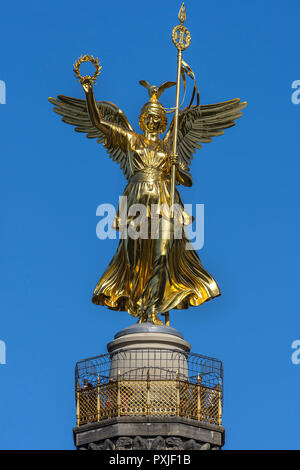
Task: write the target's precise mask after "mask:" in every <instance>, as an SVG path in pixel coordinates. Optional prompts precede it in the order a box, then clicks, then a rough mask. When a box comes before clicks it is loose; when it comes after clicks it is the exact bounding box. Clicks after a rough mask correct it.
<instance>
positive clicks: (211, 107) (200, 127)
mask: <svg viewBox="0 0 300 470" xmlns="http://www.w3.org/2000/svg"><path fill="white" fill-rule="evenodd" d="M246 106H247V103H246V102H243V103H241V102H240V100H239V99H238V98H236V99H234V100H230V101H224V102H223V103H216V104H207V105H200V106H190V107H188V108H185V109H183V110H182V111H181V112H180V113H179V116H178V140H177V152H178V156H179V158H180V161H181V162H182V163H183V164H184V165H186V166H187V167H188V168H189V167H190V165H191V161H192V159H193V154H194V153H195V152H196V149H201V147H202V145H201V144H202V143H209V142H212V137H216V136H218V135H223V134H224V130H225V129H228V128H229V127H233V126H234V125H235V124H236V122H235V120H236V119H238V118H239V117H241V116H242V113H241V110H242V109H244V108H245V107H246ZM173 132H174V120H173V121H172V123H171V125H170V128H169V130H168V132H167V134H166V135H165V138H164V140H165V141H168V142H169V143H172V140H173Z"/></svg>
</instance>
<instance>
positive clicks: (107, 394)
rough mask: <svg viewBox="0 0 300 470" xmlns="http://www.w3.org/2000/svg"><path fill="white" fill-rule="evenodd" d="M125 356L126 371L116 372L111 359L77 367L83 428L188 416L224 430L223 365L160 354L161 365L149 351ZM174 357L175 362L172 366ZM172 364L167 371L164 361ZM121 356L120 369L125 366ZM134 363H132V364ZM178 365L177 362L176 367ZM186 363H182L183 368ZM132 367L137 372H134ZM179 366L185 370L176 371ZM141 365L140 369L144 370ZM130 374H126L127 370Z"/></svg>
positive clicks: (105, 357) (78, 405)
mask: <svg viewBox="0 0 300 470" xmlns="http://www.w3.org/2000/svg"><path fill="white" fill-rule="evenodd" d="M142 352H143V358H142V360H141V358H140V356H138V358H139V362H142V364H143V367H134V366H136V365H137V364H135V363H134V359H136V357H137V355H138V354H139V351H138V350H134V351H132V356H131V351H128V350H126V351H124V358H125V359H126V364H125V365H126V367H125V366H124V369H123V370H122V369H119V370H118V371H116V370H114V369H113V364H114V359H116V358H113V357H110V356H109V355H103V356H98V357H97V358H91V359H87V360H85V361H80V362H79V363H78V364H77V366H76V418H77V426H82V425H84V424H90V423H96V422H100V421H102V420H105V419H109V418H113V417H120V416H182V417H186V418H190V419H195V420H197V421H202V422H204V423H209V424H214V425H217V426H221V425H222V405H223V393H222V389H223V386H222V385H223V367H222V363H221V362H220V361H218V360H217V359H212V358H207V357H205V356H199V355H195V354H184V355H182V353H178V357H177V356H176V358H175V359H174V354H176V352H174V351H167V350H164V351H162V350H160V351H157V352H158V354H159V355H158V357H159V362H157V361H156V362H155V361H154V360H153V350H149V351H148V353H149V357H150V360H149V363H147V361H146V359H147V354H146V352H145V350H143V351H142ZM170 354H172V361H170V360H169V359H170ZM164 356H165V358H167V359H168V360H169V366H168V368H166V367H165V362H164V358H163V357H164ZM120 358H121V359H122V355H121V356H120V352H118V357H117V359H118V361H117V364H119V365H120V364H121V365H122V364H123V362H122V360H121V359H120ZM128 359H130V361H129V362H128ZM176 361H177V362H176ZM181 361H182V362H181ZM128 363H129V364H130V365H131V367H129V368H128ZM172 364H177V366H178V364H179V369H177V370H176V371H175V370H173V369H172ZM139 365H140V364H139ZM125 369H126V370H125Z"/></svg>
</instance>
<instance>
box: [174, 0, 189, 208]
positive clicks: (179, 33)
mask: <svg viewBox="0 0 300 470" xmlns="http://www.w3.org/2000/svg"><path fill="white" fill-rule="evenodd" d="M178 18H179V21H180V25H177V26H175V28H173V31H172V41H173V44H174V45H175V47H176V48H177V81H176V101H175V113H174V133H173V150H172V155H173V156H174V157H176V156H177V136H178V113H179V99H180V77H181V66H182V51H184V50H185V49H187V48H188V47H189V45H190V43H191V35H190V33H189V31H188V29H187V28H186V27H185V26H184V22H185V20H186V11H185V6H184V3H183V4H182V5H181V8H180V10H179V14H178ZM175 179H176V165H175V163H173V164H172V171H171V216H172V217H173V216H174V196H175Z"/></svg>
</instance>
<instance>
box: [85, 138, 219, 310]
mask: <svg viewBox="0 0 300 470" xmlns="http://www.w3.org/2000/svg"><path fill="white" fill-rule="evenodd" d="M105 146H106V147H107V148H111V147H112V146H116V147H118V148H121V149H122V150H123V151H124V152H125V151H127V154H128V155H129V162H128V164H129V168H130V173H131V176H130V177H129V182H128V184H127V186H126V188H125V191H124V193H123V196H126V198H127V207H128V209H129V208H130V207H131V206H132V205H133V204H143V205H144V206H146V208H147V217H148V219H149V220H148V221H149V227H150V226H151V220H150V217H151V208H153V207H155V211H156V214H157V215H158V220H159V222H158V236H157V238H153V237H152V238H151V236H150V233H149V236H148V237H147V238H145V239H143V238H137V239H133V238H131V237H130V236H128V237H127V238H124V239H120V242H119V246H118V249H117V251H116V254H115V255H114V257H113V259H112V260H111V262H110V264H109V266H108V267H107V269H106V271H105V272H104V274H103V276H102V277H101V279H100V280H99V282H98V284H97V286H96V288H95V290H94V295H93V298H92V300H93V302H94V303H95V304H97V305H104V306H107V307H108V308H110V309H112V310H122V311H127V312H128V313H130V314H131V315H133V316H134V317H137V316H140V317H141V316H143V314H145V313H147V312H150V311H152V312H153V311H154V312H156V313H166V312H168V311H169V310H171V309H186V308H188V307H190V306H198V305H200V304H202V303H203V302H205V301H207V300H210V299H212V298H214V297H216V296H218V295H220V291H219V288H218V285H217V283H216V281H215V280H214V279H213V277H212V276H211V275H210V274H209V273H208V272H207V271H206V270H205V269H204V268H203V267H202V264H201V261H200V259H199V256H198V255H197V253H196V252H195V251H194V250H187V249H186V244H187V242H188V239H187V238H186V236H185V234H184V232H183V237H182V238H181V239H174V236H172V230H173V228H174V227H173V226H174V224H173V222H172V220H171V219H170V214H169V213H168V207H169V206H168V205H169V201H170V164H169V155H170V149H169V148H168V145H167V144H166V143H165V142H163V141H162V140H159V141H158V142H151V141H148V140H146V139H145V137H144V136H143V135H137V134H135V133H134V132H125V131H124V133H123V135H122V134H119V133H118V135H117V132H116V131H114V130H113V129H112V131H111V136H110V137H108V138H107V139H106V142H105ZM129 150H130V151H129ZM175 202H176V203H177V204H178V205H179V207H181V208H182V216H183V219H184V221H185V223H187V221H188V220H189V219H191V218H190V217H189V216H188V214H186V212H185V211H184V209H183V204H182V202H181V199H180V196H179V193H178V191H177V190H176V198H175ZM153 205H155V206H153ZM121 212H122V207H119V208H118V211H117V216H116V219H115V228H116V229H120V228H121V224H122V221H121ZM152 214H153V211H152ZM163 220H169V227H170V233H171V236H166V234H165V232H164V230H165V229H164V224H163ZM123 223H124V222H123ZM133 223H134V219H133V217H130V216H128V215H127V216H126V219H125V225H126V228H127V229H128V228H129V227H130V224H133Z"/></svg>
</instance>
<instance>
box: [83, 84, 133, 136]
mask: <svg viewBox="0 0 300 470" xmlns="http://www.w3.org/2000/svg"><path fill="white" fill-rule="evenodd" d="M81 85H82V88H83V91H84V93H85V97H86V103H87V110H88V114H89V117H90V120H91V122H92V124H93V126H95V127H97V129H99V130H100V131H101V132H103V134H104V135H105V136H106V137H107V138H111V136H112V131H113V133H114V134H115V135H119V136H120V137H125V138H127V139H128V140H130V138H131V135H132V132H130V131H128V129H125V128H123V127H121V126H118V125H117V124H114V123H111V122H108V121H105V120H103V118H102V116H101V114H100V110H99V107H98V106H97V102H96V100H95V95H94V90H93V84H92V82H91V81H90V80H89V79H88V78H87V79H85V80H83V81H82V83H81Z"/></svg>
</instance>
